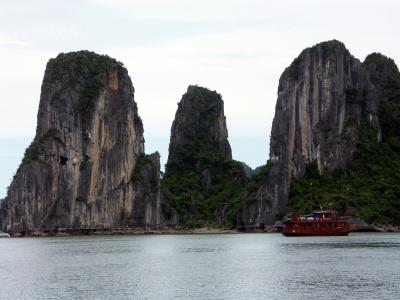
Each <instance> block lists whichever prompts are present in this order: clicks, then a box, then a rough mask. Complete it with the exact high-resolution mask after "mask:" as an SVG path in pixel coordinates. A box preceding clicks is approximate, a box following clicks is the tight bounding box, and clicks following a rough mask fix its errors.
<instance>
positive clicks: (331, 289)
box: [0, 233, 400, 299]
mask: <svg viewBox="0 0 400 300" xmlns="http://www.w3.org/2000/svg"><path fill="white" fill-rule="evenodd" d="M0 299H400V234H361V233H360V234H353V235H350V236H348V237H312V238H287V237H284V236H281V235H279V234H231V235H229V234H226V235H212V234H210V235H148V236H87V237H62V238H61V237H56V238H21V239H0Z"/></svg>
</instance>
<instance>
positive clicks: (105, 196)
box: [1, 51, 159, 232]
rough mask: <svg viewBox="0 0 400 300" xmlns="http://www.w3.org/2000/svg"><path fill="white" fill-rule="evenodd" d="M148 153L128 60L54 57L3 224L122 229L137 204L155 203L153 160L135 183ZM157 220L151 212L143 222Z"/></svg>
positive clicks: (13, 228)
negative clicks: (145, 196)
mask: <svg viewBox="0 0 400 300" xmlns="http://www.w3.org/2000/svg"><path fill="white" fill-rule="evenodd" d="M143 155H144V138H143V126H142V121H141V119H140V117H139V116H138V112H137V106H136V103H135V101H134V88H133V86H132V83H131V79H130V77H129V75H128V72H127V70H126V69H125V68H124V67H123V66H122V64H121V63H119V62H117V61H116V60H114V59H112V58H110V57H108V56H102V55H98V54H95V53H93V52H88V51H79V52H72V53H68V54H60V55H58V56H57V57H56V58H54V59H50V60H49V62H48V64H47V66H46V71H45V75H44V79H43V83H42V88H41V96H40V104H39V112H38V116H37V129H36V136H35V138H34V140H33V142H32V144H31V145H30V146H29V147H28V148H27V149H26V151H25V156H24V159H23V161H22V163H21V165H20V166H19V168H18V171H17V173H16V175H15V177H14V179H13V181H12V183H11V185H10V188H9V191H8V194H7V197H6V199H5V201H4V202H3V204H2V215H3V217H2V219H1V225H2V226H1V228H2V229H3V230H7V231H8V232H22V231H27V230H53V229H58V228H63V229H71V228H78V229H82V228H116V227H119V226H122V225H125V224H127V223H129V222H131V219H132V218H134V219H135V220H136V221H137V219H138V215H137V214H136V212H137V211H138V210H137V209H136V207H137V206H138V205H139V203H142V202H143V201H144V202H145V203H146V202H149V201H150V200H149V199H147V200H146V199H143V190H145V189H146V186H147V185H149V184H150V185H151V186H152V185H153V180H154V181H157V179H156V177H157V176H159V162H158V161H157V160H158V158H157V157H152V162H154V168H152V169H151V170H148V171H147V173H151V174H150V175H148V176H147V177H149V178H150V179H151V180H150V181H151V182H150V183H149V182H147V181H143V182H142V183H141V184H140V185H141V186H140V185H138V183H137V182H136V181H135V180H134V178H133V175H132V174H133V173H134V170H135V168H136V166H137V164H138V161H139V159H140V158H141V157H142V156H143ZM145 179H146V180H147V178H145ZM153 196H155V195H153ZM150 197H152V196H150ZM155 197H156V196H155ZM150 202H151V201H150ZM142 204H143V203H142ZM143 205H144V204H143ZM150 206H151V207H152V208H155V207H156V206H153V205H150ZM155 214H156V213H155ZM154 222H155V223H157V222H158V219H157V217H153V216H149V217H148V215H147V213H146V214H145V215H143V218H142V220H141V221H140V222H139V223H140V224H150V223H151V224H150V225H156V224H155V223H154Z"/></svg>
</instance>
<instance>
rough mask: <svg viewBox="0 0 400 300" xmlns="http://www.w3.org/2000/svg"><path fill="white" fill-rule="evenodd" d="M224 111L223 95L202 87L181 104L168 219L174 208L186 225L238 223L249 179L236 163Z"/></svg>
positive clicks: (166, 181)
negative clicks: (242, 195) (223, 120)
mask: <svg viewBox="0 0 400 300" xmlns="http://www.w3.org/2000/svg"><path fill="white" fill-rule="evenodd" d="M222 112H223V102H222V99H221V96H220V95H219V94H218V93H216V92H215V91H210V90H208V89H205V88H201V87H198V86H191V87H189V89H188V92H187V93H186V94H185V95H184V96H183V98H182V101H181V102H180V103H179V105H178V111H177V115H176V119H175V121H174V126H173V133H172V137H171V144H170V156H169V158H168V163H167V165H166V171H165V175H164V177H163V179H162V188H163V190H164V191H166V192H165V193H164V194H165V197H166V204H165V205H164V211H165V212H166V214H167V217H169V215H170V212H171V210H172V209H174V210H175V211H176V212H177V214H178V217H179V223H180V224H182V225H183V226H187V227H202V226H233V225H234V223H235V220H236V216H237V213H238V211H239V208H240V200H241V193H242V189H243V183H244V182H245V181H246V175H245V173H244V170H243V165H242V164H241V163H240V162H237V161H234V160H232V159H231V158H230V157H231V153H230V146H229V143H228V141H227V139H226V137H225V136H224V135H225V129H224V126H225V125H222V124H220V123H219V122H218V120H219V118H220V117H221V114H222ZM221 126H222V127H221Z"/></svg>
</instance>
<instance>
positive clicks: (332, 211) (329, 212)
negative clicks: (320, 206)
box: [313, 210, 336, 214]
mask: <svg viewBox="0 0 400 300" xmlns="http://www.w3.org/2000/svg"><path fill="white" fill-rule="evenodd" d="M313 214H336V210H314V211H313Z"/></svg>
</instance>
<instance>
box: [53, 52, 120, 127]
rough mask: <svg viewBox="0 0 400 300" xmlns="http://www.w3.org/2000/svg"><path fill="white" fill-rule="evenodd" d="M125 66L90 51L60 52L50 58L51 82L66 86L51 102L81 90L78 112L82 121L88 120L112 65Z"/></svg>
mask: <svg viewBox="0 0 400 300" xmlns="http://www.w3.org/2000/svg"><path fill="white" fill-rule="evenodd" d="M114 65H115V66H122V63H120V62H117V61H116V60H115V59H113V58H111V57H109V56H107V55H99V54H96V53H94V52H90V51H78V52H70V53H60V54H59V55H58V56H57V57H56V58H53V59H50V60H49V62H48V65H47V69H48V70H49V72H50V73H49V74H50V77H49V80H50V81H51V82H54V81H59V82H62V84H63V86H62V87H61V88H60V89H59V90H58V91H56V92H55V93H54V95H53V98H52V103H53V104H55V103H57V102H58V101H59V99H60V97H61V95H62V94H63V93H64V92H65V90H66V89H67V88H69V87H73V88H79V89H80V99H79V107H78V109H79V113H80V116H81V119H82V121H84V122H85V121H87V120H88V119H89V118H90V116H91V113H92V112H93V111H94V106H95V101H96V99H97V98H98V96H99V92H100V91H101V90H102V89H103V88H104V87H105V85H106V76H107V72H109V71H110V70H111V68H112V66H114Z"/></svg>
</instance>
